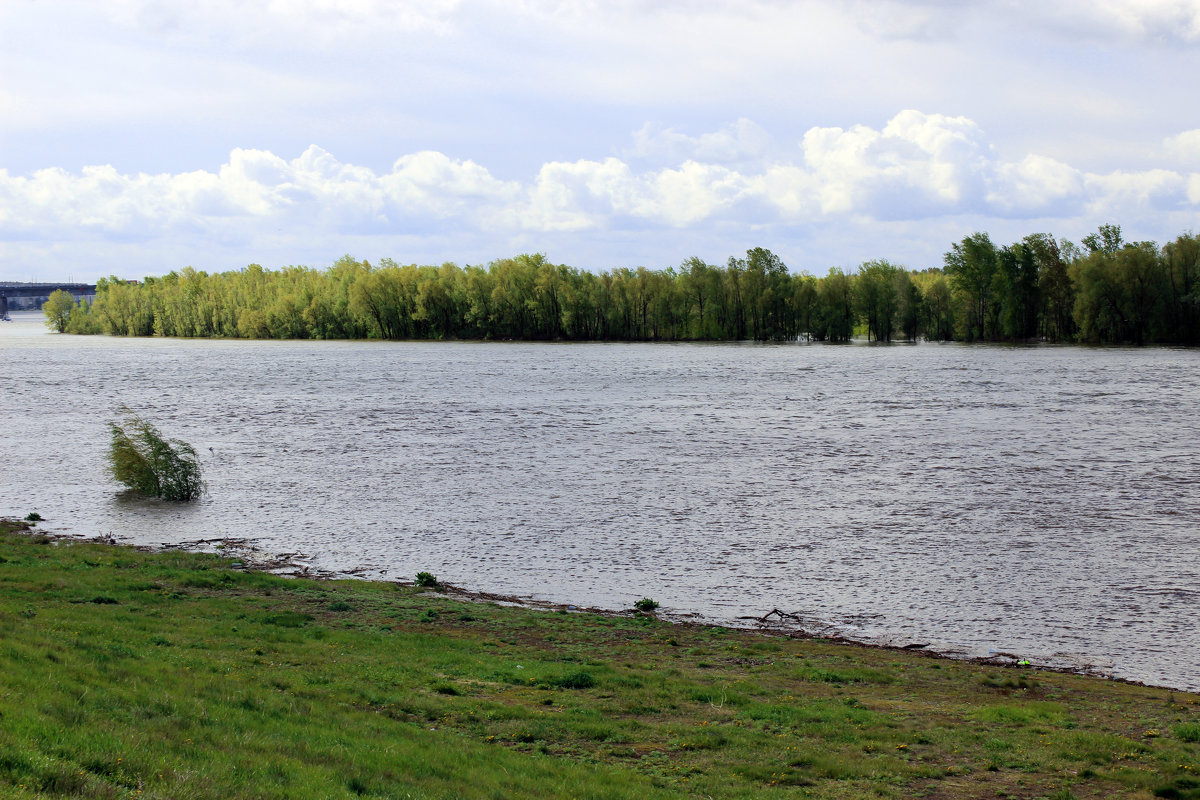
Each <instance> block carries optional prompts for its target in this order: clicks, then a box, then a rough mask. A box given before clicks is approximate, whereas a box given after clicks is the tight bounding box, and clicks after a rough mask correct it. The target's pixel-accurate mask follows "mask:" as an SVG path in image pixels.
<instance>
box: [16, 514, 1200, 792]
mask: <svg viewBox="0 0 1200 800" xmlns="http://www.w3.org/2000/svg"><path fill="white" fill-rule="evenodd" d="M231 563H232V561H231V559H229V558H221V557H220V556H213V555H202V554H191V553H181V552H166V553H149V552H143V551H139V550H135V549H132V548H124V547H114V546H109V545H102V544H96V543H86V542H67V541H55V540H54V539H52V538H50V537H46V536H42V535H37V533H36V530H34V529H31V528H29V526H28V525H27V524H26V523H23V522H11V521H10V522H6V523H4V524H2V525H0V796H4V797H16V798H34V797H81V798H173V799H181V800H182V799H186V798H211V797H222V798H307V797H311V798H357V797H370V798H519V797H577V798H637V799H638V800H650V799H653V798H667V797H697V798H701V797H713V798H779V797H817V798H821V797H825V798H855V797H869V798H875V797H879V798H888V797H932V798H959V797H980V798H982V797H988V798H995V797H1022V798H1038V797H1045V798H1051V797H1056V798H1067V797H1075V798H1102V797H1103V798H1106V797H1141V798H1150V797H1154V796H1159V797H1185V798H1186V797H1197V798H1200V779H1198V777H1197V771H1198V769H1200V698H1198V697H1197V696H1195V695H1190V694H1183V693H1179V692H1174V693H1171V692H1167V691H1165V690H1158V689H1150V688H1145V687H1139V686H1132V685H1126V684H1121V683H1115V682H1108V681H1102V680H1097V679H1091V678H1084V677H1079V676H1074V675H1064V674H1057V673H1050V672H1034V671H1031V670H1027V669H1026V670H1020V669H1012V670H1003V669H997V668H996V667H991V666H989V667H986V668H983V667H980V666H979V665H975V664H970V663H963V662H954V661H947V660H941V659H936V658H932V657H929V656H926V655H921V654H914V653H908V652H901V651H892V650H882V649H872V648H866V647H856V646H852V645H845V644H838V643H832V642H825V641H816V640H808V641H806V640H793V639H787V638H782V637H770V636H764V635H759V634H754V633H747V632H738V631H730V630H724V629H719V628H706V627H699V626H679V625H671V624H668V623H665V622H661V621H659V620H657V619H655V618H653V617H649V616H646V615H629V616H601V615H592V614H582V613H571V614H567V613H557V612H553V611H545V610H533V609H520V608H511V607H500V606H497V605H493V604H488V603H471V602H466V601H463V600H455V599H450V598H447V597H443V596H439V595H437V594H435V593H431V592H429V591H421V590H420V589H418V588H416V587H409V586H400V585H398V584H387V583H372V582H366V581H338V582H320V581H312V580H294V579H284V578H278V577H275V576H271V575H266V574H261V573H253V572H242V571H239V570H234V569H231V568H229V565H230V564H231Z"/></svg>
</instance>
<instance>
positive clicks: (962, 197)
mask: <svg viewBox="0 0 1200 800" xmlns="http://www.w3.org/2000/svg"><path fill="white" fill-rule="evenodd" d="M802 147H803V149H804V160H805V163H806V164H807V165H808V166H809V167H810V169H811V170H812V173H813V175H814V177H815V178H816V183H817V186H818V192H819V194H820V198H821V209H822V211H824V212H825V213H845V212H850V211H855V212H858V213H863V212H867V213H870V214H872V215H873V216H877V217H883V218H889V219H890V218H896V217H895V214H896V213H901V214H905V213H907V214H912V213H913V212H914V211H915V210H918V209H923V210H925V213H936V211H938V210H941V211H944V212H949V211H954V210H956V209H957V210H967V209H970V208H972V207H973V206H974V204H975V203H977V202H979V201H980V200H981V199H982V192H981V191H980V189H981V188H982V186H983V181H984V172H985V170H986V168H987V166H988V164H989V159H990V151H989V147H988V145H987V143H986V142H985V141H984V140H983V134H982V132H981V131H980V130H979V128H978V126H977V125H975V123H974V122H972V121H971V120H969V119H966V118H964V117H946V116H943V115H941V114H922V113H921V112H919V111H911V110H909V111H902V112H900V113H899V114H897V115H896V116H895V117H893V118H892V119H891V120H890V121H889V122H888V123H887V125H885V126H884V128H883V129H882V130H874V129H872V128H869V127H867V126H865V125H856V126H854V127H853V128H851V129H850V130H842V129H841V128H813V129H812V130H810V131H808V133H806V134H805V135H804V140H803V143H802Z"/></svg>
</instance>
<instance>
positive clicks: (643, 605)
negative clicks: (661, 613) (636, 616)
mask: <svg viewBox="0 0 1200 800" xmlns="http://www.w3.org/2000/svg"><path fill="white" fill-rule="evenodd" d="M633 607H634V608H636V609H637V610H638V611H641V612H643V613H645V614H649V613H651V612H653V611H654V609H656V608H658V601H656V600H651V599H650V598H649V597H643V598H642V599H641V600H638V601H637V602H636V603H634V604H633Z"/></svg>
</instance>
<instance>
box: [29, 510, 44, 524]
mask: <svg viewBox="0 0 1200 800" xmlns="http://www.w3.org/2000/svg"><path fill="white" fill-rule="evenodd" d="M25 521H26V522H41V521H42V515H41V514H39V513H37V512H36V511H30V512H29V513H28V514H26V515H25Z"/></svg>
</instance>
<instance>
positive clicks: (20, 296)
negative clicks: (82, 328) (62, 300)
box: [0, 283, 96, 319]
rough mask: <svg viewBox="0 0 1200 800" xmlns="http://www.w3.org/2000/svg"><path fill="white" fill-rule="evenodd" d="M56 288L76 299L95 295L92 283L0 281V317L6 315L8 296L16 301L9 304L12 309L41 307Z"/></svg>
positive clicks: (89, 298)
mask: <svg viewBox="0 0 1200 800" xmlns="http://www.w3.org/2000/svg"><path fill="white" fill-rule="evenodd" d="M57 289H62V290H63V291H64V292H70V293H71V294H72V295H74V297H75V299H76V300H78V299H79V298H81V297H83V298H87V299H88V300H91V299H92V298H94V297H95V296H96V285H95V284H94V283H0V319H3V318H4V317H6V316H8V310H9V308H10V305H9V302H8V301H9V299H10V298H11V299H13V300H15V301H16V302H14V303H12V305H11V308H14V309H16V308H41V307H42V303H44V302H46V300H48V299H49V298H50V295H51V294H52V293H53V292H54V291H55V290H57Z"/></svg>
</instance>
